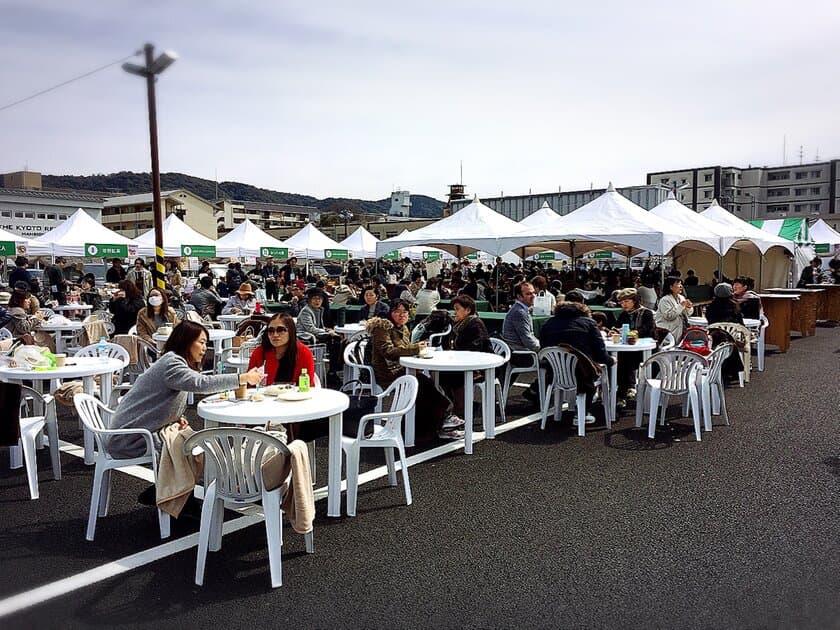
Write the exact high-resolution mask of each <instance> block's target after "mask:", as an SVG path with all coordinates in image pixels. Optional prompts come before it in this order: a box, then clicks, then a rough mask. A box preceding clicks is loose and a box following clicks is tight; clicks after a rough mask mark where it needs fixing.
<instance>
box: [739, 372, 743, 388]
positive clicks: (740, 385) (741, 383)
mask: <svg viewBox="0 0 840 630" xmlns="http://www.w3.org/2000/svg"><path fill="white" fill-rule="evenodd" d="M738 387H740V388H741V389H743V388H744V372H743V371H741V372H738Z"/></svg>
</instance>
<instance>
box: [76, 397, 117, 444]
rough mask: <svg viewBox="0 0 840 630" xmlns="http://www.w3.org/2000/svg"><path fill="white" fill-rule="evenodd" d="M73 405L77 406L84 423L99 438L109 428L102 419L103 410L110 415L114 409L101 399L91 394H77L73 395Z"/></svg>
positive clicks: (77, 411)
mask: <svg viewBox="0 0 840 630" xmlns="http://www.w3.org/2000/svg"><path fill="white" fill-rule="evenodd" d="M73 406H74V407H76V413H78V414H79V418H80V419H81V421H82V424H83V425H85V428H87V429H88V430H89V431H91V432H92V433H93V435H94V437H96V439H97V440H99V438H100V436H101V433H102V432H103V431H107V430H108V426H107V425H106V424H105V421H104V420H103V419H102V411H105V412H106V413H107V414H108V415H109V416H110V415H111V414H113V411H112V410H111V409H109V408H108V407H106V406H105V405H104V404H103V403H102V402H101V401H100V400H98V399H97V398H96V397H95V396H91V395H90V394H76V395H75V396H73Z"/></svg>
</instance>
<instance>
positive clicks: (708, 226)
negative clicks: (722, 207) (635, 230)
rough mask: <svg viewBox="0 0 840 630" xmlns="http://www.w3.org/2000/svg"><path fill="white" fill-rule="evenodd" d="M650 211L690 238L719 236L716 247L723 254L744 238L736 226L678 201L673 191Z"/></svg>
mask: <svg viewBox="0 0 840 630" xmlns="http://www.w3.org/2000/svg"><path fill="white" fill-rule="evenodd" d="M650 213H651V214H653V215H656V216H658V217H659V218H660V219H663V220H664V221H667V222H668V223H670V224H671V225H672V226H674V227H676V228H678V229H679V230H680V231H682V232H683V234H685V235H686V236H687V237H689V238H694V237H695V236H696V235H698V234H702V235H705V236H712V237H713V236H717V237H718V239H719V245H718V246H717V247H715V251H717V253H718V254H720V255H721V256H723V255H724V254H726V252H727V251H729V249H730V248H731V247H732V246H733V245H734V244H735V243H737V242H738V241H741V240H743V239H742V237H741V235H740V234H739V233H738V231H737V230H735V228H733V227H731V226H728V225H723V224H721V223H715V222H714V221H711V220H709V219H707V218H706V217H704V216H702V215H700V214H699V213H697V212H695V211H694V210H692V209H691V208H689V207H688V206H686V205H684V204H682V203H680V202H679V201H677V198H676V197H675V196H674V193H673V192H669V193H668V198H667V199H666V200H665V201H663V202H662V203H660V204H659V205H658V206H656V207H654V208H651V210H650Z"/></svg>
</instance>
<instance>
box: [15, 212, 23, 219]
mask: <svg viewBox="0 0 840 630" xmlns="http://www.w3.org/2000/svg"><path fill="white" fill-rule="evenodd" d="M22 218H23V212H15V219H22Z"/></svg>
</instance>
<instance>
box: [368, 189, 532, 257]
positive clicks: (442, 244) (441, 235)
mask: <svg viewBox="0 0 840 630" xmlns="http://www.w3.org/2000/svg"><path fill="white" fill-rule="evenodd" d="M521 229H522V226H521V225H519V224H518V223H517V222H516V221H513V220H512V219H509V218H507V217H506V216H504V215H502V214H499V213H498V212H496V211H495V210H493V209H491V208H488V207H487V206H485V205H484V204H483V203H481V201H479V199H478V197H476V198H475V199H474V201H473V202H472V203H471V204H468V205H466V206H464V207H463V208H461V209H460V210H458V212H456V213H455V214H453V215H451V216H448V217H445V218H443V219H440V220H439V221H435V222H434V223H432V224H430V225H427V226H425V227H422V228H420V229H418V230H414V231H413V232H408V233H405V232H403V233H402V234H399V235H397V236H394V237H391V238H388V239H385V240H384V241H380V242H379V243H378V244H377V245H376V253H377V255H378V256H382V255H384V254H387V253H388V252H390V251H393V250H394V249H401V248H403V247H410V246H412V245H424V246H425V245H430V246H435V247H439V248H440V249H442V250H444V251H447V252H449V253H450V254H453V255H455V256H465V255H466V254H471V253H472V252H474V251H484V252H487V253H488V254H491V255H493V256H500V255H502V254H504V253H506V252H509V251H510V250H512V249H515V248H517V247H521V246H522V245H526V244H527V243H528V242H529V241H531V240H533V239H532V238H529V237H527V236H526V237H521V236H518V235H517V233H518V232H519V231H520V230H521Z"/></svg>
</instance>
